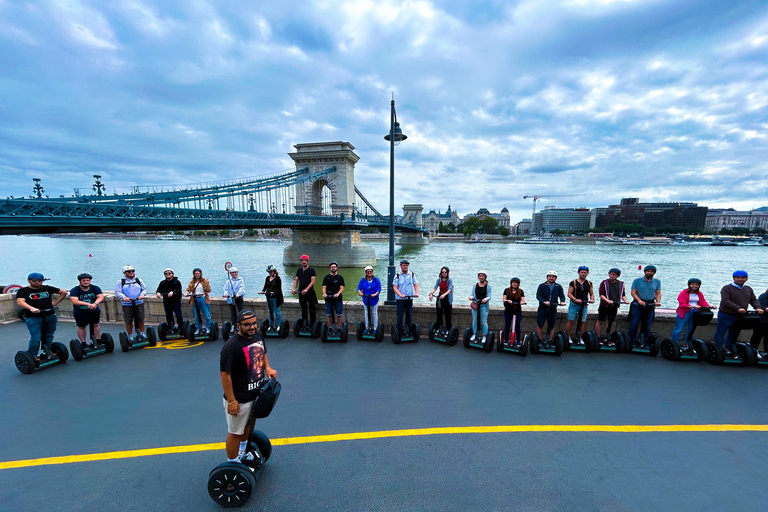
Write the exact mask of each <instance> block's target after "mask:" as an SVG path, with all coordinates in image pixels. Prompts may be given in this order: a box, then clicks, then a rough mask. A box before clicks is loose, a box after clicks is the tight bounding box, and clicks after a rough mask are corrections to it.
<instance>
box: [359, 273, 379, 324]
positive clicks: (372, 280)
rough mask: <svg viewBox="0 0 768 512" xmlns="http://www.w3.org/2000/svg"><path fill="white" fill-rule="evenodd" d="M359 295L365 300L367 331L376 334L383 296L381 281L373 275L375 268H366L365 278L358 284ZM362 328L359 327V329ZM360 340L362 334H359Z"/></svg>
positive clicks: (364, 309)
mask: <svg viewBox="0 0 768 512" xmlns="http://www.w3.org/2000/svg"><path fill="white" fill-rule="evenodd" d="M357 294H358V295H360V297H362V298H363V306H364V307H363V311H364V313H365V324H364V325H365V331H366V333H368V334H374V333H375V332H376V329H378V328H379V294H381V281H379V278H378V277H376V276H374V275H373V267H372V266H370V265H368V266H367V267H365V276H363V278H362V279H360V282H359V283H358V284H357ZM359 328H360V326H359V325H358V329H359ZM358 338H360V333H358Z"/></svg>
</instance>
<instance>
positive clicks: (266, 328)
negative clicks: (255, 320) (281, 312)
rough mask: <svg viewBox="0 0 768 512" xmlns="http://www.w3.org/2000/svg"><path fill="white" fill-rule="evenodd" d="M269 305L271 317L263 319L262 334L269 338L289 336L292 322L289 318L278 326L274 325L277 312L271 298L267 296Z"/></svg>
mask: <svg viewBox="0 0 768 512" xmlns="http://www.w3.org/2000/svg"><path fill="white" fill-rule="evenodd" d="M259 293H265V292H259ZM271 293H272V295H274V294H275V292H271ZM267 307H268V308H269V318H265V319H264V320H262V321H261V334H262V335H264V336H266V337H268V338H287V337H288V333H289V332H290V330H291V323H290V322H289V321H288V320H283V322H282V323H281V324H280V325H278V326H277V327H276V328H274V327H272V319H273V318H275V315H276V312H275V308H274V307H273V306H272V302H271V301H270V300H269V298H267Z"/></svg>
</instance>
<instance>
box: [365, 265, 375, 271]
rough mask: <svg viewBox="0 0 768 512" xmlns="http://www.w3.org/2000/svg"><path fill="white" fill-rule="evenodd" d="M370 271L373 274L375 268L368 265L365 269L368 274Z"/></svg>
mask: <svg viewBox="0 0 768 512" xmlns="http://www.w3.org/2000/svg"><path fill="white" fill-rule="evenodd" d="M369 270H370V271H371V272H373V267H372V266H370V265H368V266H367V267H365V271H366V272H368V271H369Z"/></svg>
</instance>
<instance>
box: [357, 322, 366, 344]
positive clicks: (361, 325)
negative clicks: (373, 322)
mask: <svg viewBox="0 0 768 512" xmlns="http://www.w3.org/2000/svg"><path fill="white" fill-rule="evenodd" d="M364 330H365V322H357V340H358V341H362V340H363V331H364Z"/></svg>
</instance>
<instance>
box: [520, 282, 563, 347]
mask: <svg viewBox="0 0 768 512" xmlns="http://www.w3.org/2000/svg"><path fill="white" fill-rule="evenodd" d="M556 281H557V272H556V271H554V270H550V271H549V272H547V280H546V281H545V282H543V283H541V284H540V285H539V287H538V288H537V289H536V300H538V301H539V308H538V310H537V311H536V332H532V333H531V334H530V343H529V348H530V350H531V352H532V353H534V354H547V355H553V356H560V355H562V353H563V350H564V349H565V342H566V340H565V337H564V336H563V334H562V333H558V334H557V335H555V325H556V323H557V308H558V307H559V306H565V294H564V293H563V287H562V286H560V285H559V284H558V283H557V282H556ZM545 323H546V324H547V332H548V337H546V338H545V337H544V334H543V333H542V330H541V329H542V328H543V327H544V324H545Z"/></svg>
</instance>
